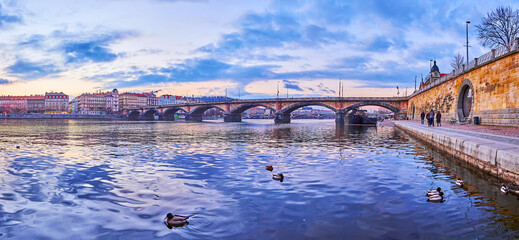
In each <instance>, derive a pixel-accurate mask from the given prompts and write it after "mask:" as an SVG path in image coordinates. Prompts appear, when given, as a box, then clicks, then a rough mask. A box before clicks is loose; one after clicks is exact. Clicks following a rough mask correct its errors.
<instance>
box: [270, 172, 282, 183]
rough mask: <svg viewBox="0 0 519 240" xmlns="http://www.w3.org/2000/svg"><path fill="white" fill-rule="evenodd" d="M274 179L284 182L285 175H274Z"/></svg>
mask: <svg viewBox="0 0 519 240" xmlns="http://www.w3.org/2000/svg"><path fill="white" fill-rule="evenodd" d="M272 179H274V180H276V181H280V182H283V179H285V176H283V173H274V174H272Z"/></svg>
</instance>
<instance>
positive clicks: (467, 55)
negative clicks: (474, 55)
mask: <svg viewBox="0 0 519 240" xmlns="http://www.w3.org/2000/svg"><path fill="white" fill-rule="evenodd" d="M469 23H470V21H467V24H466V26H467V66H468V65H469Z"/></svg>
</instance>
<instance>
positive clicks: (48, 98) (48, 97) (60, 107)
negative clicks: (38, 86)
mask: <svg viewBox="0 0 519 240" xmlns="http://www.w3.org/2000/svg"><path fill="white" fill-rule="evenodd" d="M68 108H69V106H68V95H67V94H64V93H62V92H59V93H57V92H50V93H45V113H68Z"/></svg>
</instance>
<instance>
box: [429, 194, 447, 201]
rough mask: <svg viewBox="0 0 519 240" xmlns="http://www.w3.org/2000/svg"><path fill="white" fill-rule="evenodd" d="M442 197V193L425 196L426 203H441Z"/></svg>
mask: <svg viewBox="0 0 519 240" xmlns="http://www.w3.org/2000/svg"><path fill="white" fill-rule="evenodd" d="M443 195H444V194H443V192H439V193H438V194H435V195H430V196H427V201H430V202H441V201H443Z"/></svg>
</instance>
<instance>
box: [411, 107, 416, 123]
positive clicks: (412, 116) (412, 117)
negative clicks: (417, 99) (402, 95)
mask: <svg viewBox="0 0 519 240" xmlns="http://www.w3.org/2000/svg"><path fill="white" fill-rule="evenodd" d="M412 109H413V110H412V111H413V114H412V115H411V119H412V120H414V114H415V107H414V103H413V107H412Z"/></svg>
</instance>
